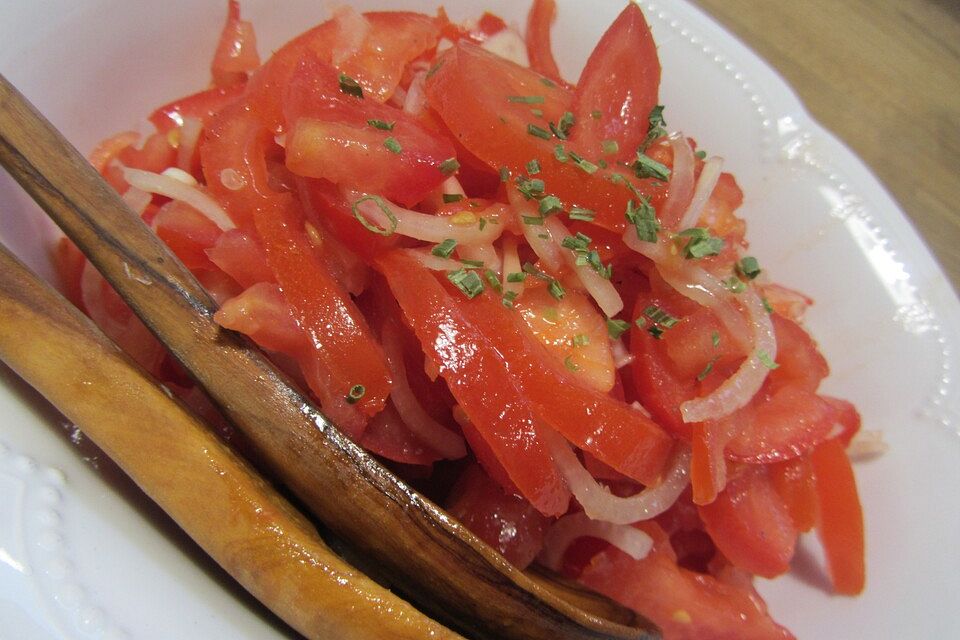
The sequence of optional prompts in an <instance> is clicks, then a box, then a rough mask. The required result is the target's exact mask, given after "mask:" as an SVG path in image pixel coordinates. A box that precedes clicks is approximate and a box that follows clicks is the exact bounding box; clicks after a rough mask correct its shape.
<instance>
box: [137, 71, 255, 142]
mask: <svg viewBox="0 0 960 640" xmlns="http://www.w3.org/2000/svg"><path fill="white" fill-rule="evenodd" d="M245 89H246V85H244V84H242V83H240V84H233V85H229V86H226V87H212V88H210V89H206V90H204V91H200V92H198V93H194V94H191V95H189V96H184V97H183V98H180V99H178V100H174V101H173V102H169V103H167V104H165V105H163V106H161V107H157V108H156V109H155V110H154V112H153V113H151V114H150V117H149V118H148V120H150V122H151V123H153V126H155V127H156V128H157V131H160V132H161V133H166V132H167V131H169V130H170V129H173V128H174V127H179V126H181V125H183V121H184V120H186V119H187V118H194V119H196V120H200V121H201V122H203V124H205V125H206V124H207V123H209V122H210V120H211V119H212V118H213V116H215V115H216V114H217V113H219V112H220V111H221V110H222V109H224V108H226V107H228V106H229V105H231V104H233V103H234V102H237V101H238V100H239V99H240V98H241V97H242V96H243V92H244V90H245Z"/></svg>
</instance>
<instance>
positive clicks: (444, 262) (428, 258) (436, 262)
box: [407, 249, 463, 271]
mask: <svg viewBox="0 0 960 640" xmlns="http://www.w3.org/2000/svg"><path fill="white" fill-rule="evenodd" d="M407 253H408V254H410V255H411V256H412V257H414V258H416V259H417V261H418V262H419V263H420V264H422V265H423V266H424V267H426V268H427V269H430V271H456V270H457V269H462V268H463V264H462V263H461V262H459V261H458V260H451V259H450V258H441V257H440V256H435V255H433V254H432V253H430V250H429V249H407Z"/></svg>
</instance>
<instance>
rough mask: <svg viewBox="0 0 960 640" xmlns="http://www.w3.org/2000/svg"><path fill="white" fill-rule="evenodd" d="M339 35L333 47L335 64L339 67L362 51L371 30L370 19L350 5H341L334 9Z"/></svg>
mask: <svg viewBox="0 0 960 640" xmlns="http://www.w3.org/2000/svg"><path fill="white" fill-rule="evenodd" d="M333 22H334V24H336V26H337V37H336V38H335V39H334V42H336V43H337V46H336V47H334V49H333V52H332V53H333V60H332V62H333V66H335V67H339V66H340V65H341V64H342V63H343V62H344V61H346V60H347V58H350V57H351V56H353V55H354V54H355V53H357V52H359V51H360V47H361V46H363V41H364V40H366V38H367V34H368V33H369V32H370V21H369V20H367V19H366V18H365V17H364V16H363V14H361V13H360V12H358V11H357V10H356V9H354V8H353V7H351V6H350V5H341V6H339V7H337V8H336V9H335V10H334V11H333Z"/></svg>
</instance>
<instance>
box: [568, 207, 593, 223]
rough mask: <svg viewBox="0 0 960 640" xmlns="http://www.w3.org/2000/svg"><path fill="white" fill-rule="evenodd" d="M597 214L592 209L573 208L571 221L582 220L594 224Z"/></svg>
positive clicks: (571, 209)
mask: <svg viewBox="0 0 960 640" xmlns="http://www.w3.org/2000/svg"><path fill="white" fill-rule="evenodd" d="M594 216H596V214H595V213H594V212H593V211H591V210H590V209H584V208H583V207H571V208H570V215H569V217H570V219H571V220H582V221H584V222H593V218H594Z"/></svg>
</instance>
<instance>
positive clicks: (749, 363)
mask: <svg viewBox="0 0 960 640" xmlns="http://www.w3.org/2000/svg"><path fill="white" fill-rule="evenodd" d="M739 297H740V301H741V302H742V304H743V306H744V307H745V308H746V310H747V317H748V318H749V319H750V323H751V329H752V331H753V349H752V350H751V352H750V355H749V356H747V359H746V360H744V361H743V364H741V365H740V368H739V369H737V371H736V373H734V374H733V375H732V376H730V377H729V378H727V379H726V380H724V382H723V384H721V385H720V386H719V387H717V388H716V389H714V390H713V391H712V392H711V393H709V394H707V395H705V396H703V397H700V398H694V399H693V400H687V401H686V402H684V403H683V404H681V405H680V413H681V414H682V416H683V421H684V422H703V421H704V420H718V419H720V418H725V417H726V416H729V415H730V414H731V413H733V412H734V411H736V410H737V409H740V408H742V407H745V406H746V405H747V403H749V402H750V400H751V399H752V398H753V396H754V395H756V393H757V391H759V390H760V387H761V386H762V385H763V381H764V380H766V379H767V374H768V373H770V369H769V368H768V367H767V365H766V364H764V363H763V360H764V359H768V360H770V361H774V360H776V357H777V337H776V334H774V332H773V322H772V321H771V320H770V316H769V315H768V314H767V310H766V309H765V308H764V306H763V301H762V300H761V299H760V296H759V295H757V292H756V290H754V288H753V287H748V288H747V290H746V291H744V292H743V293H741V294H739ZM761 354H764V356H765V357H762V356H761Z"/></svg>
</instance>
